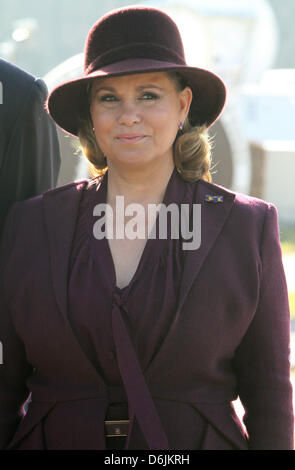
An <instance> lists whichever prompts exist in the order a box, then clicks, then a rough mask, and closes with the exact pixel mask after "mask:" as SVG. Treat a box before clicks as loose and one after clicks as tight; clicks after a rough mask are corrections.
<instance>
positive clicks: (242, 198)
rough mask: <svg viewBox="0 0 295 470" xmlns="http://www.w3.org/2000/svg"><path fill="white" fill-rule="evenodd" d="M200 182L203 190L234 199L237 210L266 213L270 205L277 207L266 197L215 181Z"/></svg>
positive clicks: (234, 207)
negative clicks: (231, 187)
mask: <svg viewBox="0 0 295 470" xmlns="http://www.w3.org/2000/svg"><path fill="white" fill-rule="evenodd" d="M199 183H200V185H201V186H202V187H203V190H204V191H205V190H207V191H208V193H214V194H215V195H219V194H220V195H222V196H224V197H226V198H229V199H232V201H233V209H235V210H239V211H244V212H249V213H260V212H261V213H265V211H267V210H268V209H269V208H270V207H275V205H274V204H273V203H271V202H268V201H266V200H264V199H260V198H258V197H255V196H250V195H248V194H244V193H240V192H238V191H233V190H230V189H228V188H225V187H224V186H221V185H218V184H215V183H209V182H208V181H204V180H200V181H199Z"/></svg>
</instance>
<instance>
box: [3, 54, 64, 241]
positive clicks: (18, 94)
mask: <svg viewBox="0 0 295 470" xmlns="http://www.w3.org/2000/svg"><path fill="white" fill-rule="evenodd" d="M46 97H47V87H46V85H45V83H44V81H43V80H41V79H38V78H35V77H34V76H33V75H31V74H29V73H27V72H25V71H24V70H22V69H20V68H18V67H16V66H15V65H13V64H11V63H9V62H7V61H5V60H3V59H0V236H1V233H2V230H3V226H4V220H5V217H6V214H7V212H8V209H9V207H10V206H11V204H12V203H13V202H15V201H21V200H24V199H27V198H29V197H33V196H36V195H38V194H41V193H43V192H45V191H46V190H48V189H52V188H54V187H55V186H56V184H57V178H58V174H59V169H60V161H61V158H60V149H59V143H58V137H57V131H56V125H55V123H54V122H53V120H52V119H51V118H50V117H49V116H48V114H47V113H46V111H45V109H44V102H45V100H46Z"/></svg>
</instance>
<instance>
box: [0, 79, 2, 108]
mask: <svg viewBox="0 0 295 470" xmlns="http://www.w3.org/2000/svg"><path fill="white" fill-rule="evenodd" d="M0 104H3V85H2V82H1V81H0Z"/></svg>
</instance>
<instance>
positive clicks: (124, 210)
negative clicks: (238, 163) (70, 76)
mask: <svg viewBox="0 0 295 470" xmlns="http://www.w3.org/2000/svg"><path fill="white" fill-rule="evenodd" d="M224 102H225V88H224V85H223V83H222V81H221V80H220V79H219V78H218V77H217V76H215V75H214V74H212V73H211V72H208V71H205V70H202V69H198V68H194V67H189V66H188V65H187V64H186V63H185V59H184V53H183V48H182V42H181V38H180V36H179V32H178V30H177V27H176V25H175V23H174V22H173V21H172V20H171V18H169V16H167V15H166V14H165V13H164V12H162V11H160V10H157V9H154V8H147V7H141V6H137V7H126V8H123V9H119V10H115V11H112V12H110V13H109V14H107V15H105V16H104V17H102V18H101V19H100V20H99V21H98V22H97V23H96V24H95V25H94V26H93V28H92V30H91V31H90V33H89V36H88V40H87V44H86V50H85V70H84V75H83V77H81V78H79V79H77V80H73V81H70V82H67V83H64V84H62V85H60V86H59V87H57V88H56V89H55V90H54V91H53V92H52V93H51V95H50V97H49V100H48V109H49V112H50V114H51V115H52V117H53V118H54V119H55V121H56V122H57V123H58V124H59V125H60V126H61V127H63V128H64V129H65V130H66V131H68V132H70V133H72V134H73V135H79V137H80V140H81V143H82V145H83V147H84V151H85V154H86V156H87V158H88V159H89V161H90V164H91V168H92V172H94V174H95V175H96V176H95V178H93V179H92V180H90V181H88V180H85V181H80V182H74V183H71V184H69V185H66V186H63V187H61V188H58V189H56V190H52V191H48V192H47V193H45V194H44V195H43V196H40V197H37V198H34V199H30V200H28V201H25V202H23V203H17V204H15V205H14V207H13V209H12V210H11V211H10V213H9V217H8V220H7V223H6V227H5V234H4V238H3V242H2V249H1V265H2V266H1V283H0V288H1V312H0V313H1V314H0V332H1V338H0V340H1V342H2V344H3V365H2V366H1V380H0V386H1V415H2V417H3V419H2V420H1V431H0V440H1V445H2V447H3V448H8V449H105V448H108V449H120V448H124V449H232V450H233V449H245V450H246V449H291V448H293V410H292V388H291V384H290V377H289V374H290V363H289V306H288V296H287V288H286V279H285V275H284V271H283V266H282V258H281V248H280V242H279V234H278V223H277V211H276V209H275V207H274V206H273V205H272V204H269V203H266V202H264V201H261V200H259V199H255V198H252V197H248V196H244V195H241V194H238V193H233V192H231V191H228V190H227V189H225V188H222V187H220V186H217V185H214V184H212V183H211V178H210V155H209V151H210V145H209V141H208V138H207V136H206V129H207V128H208V127H209V126H210V125H212V123H213V122H214V121H215V120H216V119H217V118H218V116H219V115H220V113H221V111H222V108H223V106H224ZM119 196H120V197H121V199H120V198H119ZM122 196H123V198H122ZM122 201H123V205H122ZM161 203H162V205H161V206H159V207H160V211H159V212H157V211H154V212H153V213H152V214H150V211H149V209H150V208H151V207H155V206H153V205H155V204H161ZM120 204H121V205H120ZM134 204H136V205H134ZM168 207H169V208H170V210H171V212H170V213H171V216H169V217H167V219H165V217H164V216H165V209H168ZM200 208H201V210H199V209H200ZM132 211H133V212H132ZM134 212H136V216H135V217H133V218H132V217H131V218H130V216H132V215H133V214H134ZM124 214H125V217H124ZM200 214H201V218H200ZM102 215H103V217H102ZM166 215H167V211H166ZM163 220H164V222H165V220H167V224H166V226H165V223H164V224H162V225H161V223H162V221H163ZM135 222H136V223H135ZM124 229H125V231H124ZM165 229H167V236H166V234H165V233H164V232H165ZM122 233H123V235H122ZM163 233H164V236H163ZM200 233H201V241H200V237H199V235H200ZM114 234H115V235H114ZM135 234H136V235H138V237H135V236H134V235H135ZM196 234H197V235H198V236H197V239H196ZM157 235H158V236H157ZM191 238H193V240H192V241H191V242H189V240H190V239H191ZM29 393H31V402H30V404H29V407H28V412H27V414H26V415H25V417H22V419H21V421H20V420H19V409H20V407H21V405H22V404H23V403H24V402H25V400H26V399H27V398H28V396H29ZM238 396H239V397H240V399H241V401H242V403H243V405H244V408H245V416H244V423H245V429H244V428H243V427H242V425H241V423H240V422H239V420H238V418H237V416H236V415H235V412H234V407H233V405H232V401H233V400H235V399H236V398H237V397H238ZM19 421H20V422H19Z"/></svg>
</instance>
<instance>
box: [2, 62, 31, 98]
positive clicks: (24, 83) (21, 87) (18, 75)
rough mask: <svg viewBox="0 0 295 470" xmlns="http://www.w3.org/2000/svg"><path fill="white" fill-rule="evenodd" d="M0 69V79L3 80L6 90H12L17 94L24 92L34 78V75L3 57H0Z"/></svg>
mask: <svg viewBox="0 0 295 470" xmlns="http://www.w3.org/2000/svg"><path fill="white" fill-rule="evenodd" d="M0 70H1V81H2V82H4V84H5V88H7V91H9V90H14V93H16V94H17V95H19V94H20V93H23V92H25V91H26V90H27V89H28V88H30V87H31V86H32V85H33V84H34V82H35V80H36V77H35V76H34V75H32V74H31V73H29V72H27V71H26V70H23V69H21V68H19V67H17V66H16V65H14V64H12V63H10V62H7V61H6V60H4V59H0ZM4 84H3V86H4Z"/></svg>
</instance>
